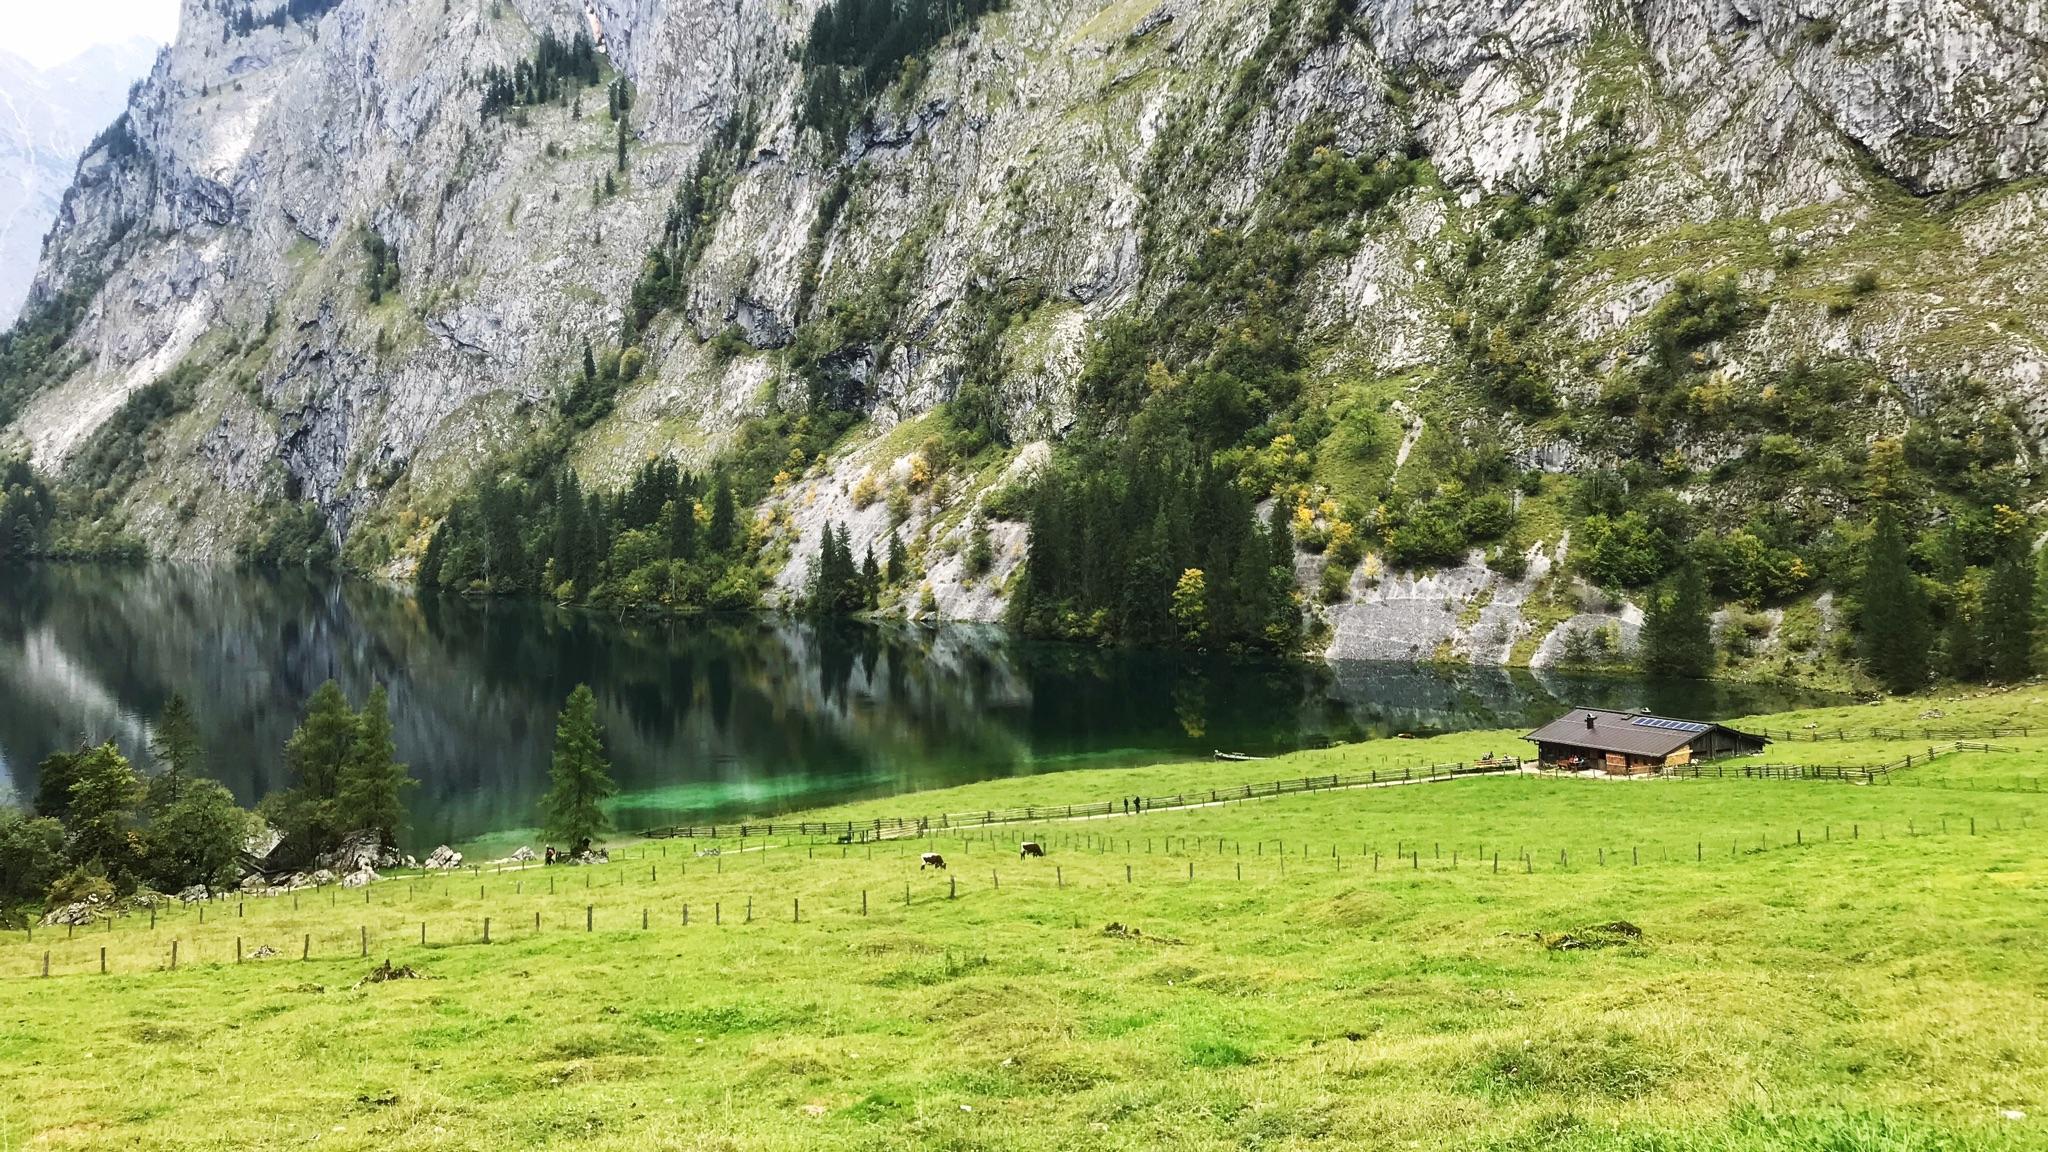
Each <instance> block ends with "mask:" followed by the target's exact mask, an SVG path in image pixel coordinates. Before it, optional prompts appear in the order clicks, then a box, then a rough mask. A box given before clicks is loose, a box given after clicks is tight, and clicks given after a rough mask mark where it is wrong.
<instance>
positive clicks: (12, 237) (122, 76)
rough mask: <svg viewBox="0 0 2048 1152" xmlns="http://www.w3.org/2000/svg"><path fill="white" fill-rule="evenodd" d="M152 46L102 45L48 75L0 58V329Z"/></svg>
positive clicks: (142, 70)
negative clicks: (86, 154) (81, 158)
mask: <svg viewBox="0 0 2048 1152" xmlns="http://www.w3.org/2000/svg"><path fill="white" fill-rule="evenodd" d="M157 48H158V46H157V45H156V44H154V43H152V42H150V41H148V40H144V39H139V38H138V39H134V40H129V41H126V42H124V43H119V44H103V45H100V46H98V47H95V48H92V49H90V50H88V51H87V52H85V53H83V54H82V55H80V56H78V57H76V58H75V59H72V60H70V61H67V62H65V63H63V64H60V65H58V66H56V67H54V68H37V67H36V66H34V65H33V64H30V63H29V62H28V61H26V60H23V59H20V58H19V57H16V56H12V55H9V54H8V53H6V52H4V51H0V173H5V175H4V176H0V325H8V324H12V323H14V317H15V314H16V313H17V312H19V311H20V308H21V302H22V301H23V300H24V299H26V298H27V296H28V287H29V281H30V280H31V279H33V278H34V276H35V273H36V258H37V255H38V253H39V252H40V251H41V247H42V242H43V235H44V233H45V232H47V231H48V230H49V228H50V224H51V222H53V221H54V220H56V218H57V205H58V203H59V201H61V200H62V198H63V196H64V190H65V189H66V188H67V187H69V186H70V184H71V174H72V170H73V168H74V167H75V166H76V165H77V163H78V155H79V153H81V152H83V151H85V148H86V145H87V144H88V143H90V142H91V141H92V139H93V137H94V135H95V134H97V133H98V132H100V130H102V129H104V128H105V127H107V125H108V124H110V123H111V122H112V121H113V120H114V118H115V117H116V116H118V115H120V113H121V109H122V106H123V105H124V104H126V103H127V99H128V86H129V84H130V83H132V82H133V81H134V80H135V79H136V78H138V77H140V76H142V75H143V74H144V73H145V72H147V71H149V67H150V62H151V61H152V60H154V59H155V57H156V53H157Z"/></svg>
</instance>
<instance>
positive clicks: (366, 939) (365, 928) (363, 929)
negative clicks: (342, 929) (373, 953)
mask: <svg viewBox="0 0 2048 1152" xmlns="http://www.w3.org/2000/svg"><path fill="white" fill-rule="evenodd" d="M356 932H357V934H358V935H359V936H360V937H361V938H362V944H363V955H365V956H368V955H369V954H370V926H369V925H368V924H362V925H358V926H357V928H356Z"/></svg>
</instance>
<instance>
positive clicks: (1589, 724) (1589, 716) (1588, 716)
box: [1586, 712, 1593, 728]
mask: <svg viewBox="0 0 2048 1152" xmlns="http://www.w3.org/2000/svg"><path fill="white" fill-rule="evenodd" d="M1592 726H1593V714H1592V713H1591V712H1588V713H1586V727H1588V728H1591V727H1592Z"/></svg>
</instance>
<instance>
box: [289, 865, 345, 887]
mask: <svg viewBox="0 0 2048 1152" xmlns="http://www.w3.org/2000/svg"><path fill="white" fill-rule="evenodd" d="M292 879H293V880H294V881H297V880H304V881H305V884H310V885H312V886H313V887H315V888H323V887H325V886H327V885H329V884H332V883H334V882H335V880H337V879H338V877H337V876H335V874H334V872H333V870H332V869H328V868H315V869H313V870H312V871H311V872H309V873H307V874H305V875H304V876H302V877H301V876H294V877H292ZM305 884H296V883H295V884H293V885H292V887H294V888H301V887H304V886H305Z"/></svg>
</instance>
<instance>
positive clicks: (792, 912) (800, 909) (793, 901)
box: [789, 896, 804, 924]
mask: <svg viewBox="0 0 2048 1152" xmlns="http://www.w3.org/2000/svg"><path fill="white" fill-rule="evenodd" d="M789 922H790V923H792V924H801V923H803V922H804V902H803V900H802V899H801V898H799V897H796V896H792V897H790V898H789Z"/></svg>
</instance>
